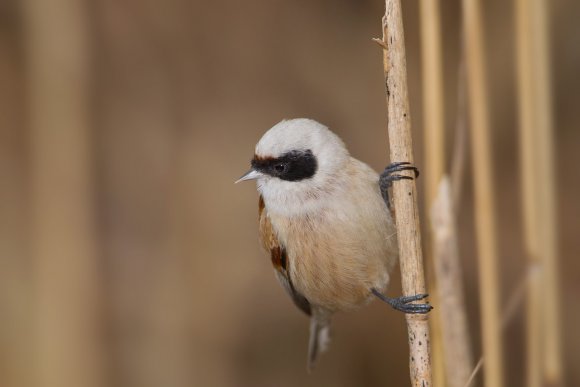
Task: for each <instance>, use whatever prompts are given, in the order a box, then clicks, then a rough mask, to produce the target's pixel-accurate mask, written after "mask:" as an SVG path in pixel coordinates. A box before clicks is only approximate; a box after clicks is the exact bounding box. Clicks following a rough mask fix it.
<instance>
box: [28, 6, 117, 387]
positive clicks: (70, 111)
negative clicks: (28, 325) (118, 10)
mask: <svg viewBox="0 0 580 387" xmlns="http://www.w3.org/2000/svg"><path fill="white" fill-rule="evenodd" d="M87 4H88V3H86V2H84V1H79V0H55V1H50V2H45V1H40V2H38V1H35V0H27V1H24V2H23V3H22V13H23V14H22V15H23V20H24V25H25V34H26V46H25V47H26V58H27V71H28V79H27V82H28V85H27V86H28V89H27V97H28V99H29V100H28V103H29V110H28V113H29V122H28V124H29V130H30V137H29V138H30V170H31V182H30V190H31V191H30V200H31V210H30V215H31V240H30V242H31V253H32V257H33V263H34V266H35V268H34V269H35V270H34V271H35V277H34V280H35V282H34V285H33V286H34V290H35V303H36V304H35V319H34V321H35V332H34V335H33V337H34V338H33V342H34V345H35V348H36V350H35V354H36V356H37V357H36V359H34V360H35V361H36V364H35V365H34V366H33V367H32V370H31V372H32V373H34V374H35V378H34V379H36V380H35V381H36V383H35V384H34V385H36V386H46V387H78V386H85V387H100V386H104V385H106V383H105V382H104V380H103V378H102V376H103V375H102V367H101V366H102V363H101V362H102V360H103V358H102V352H101V348H100V344H101V342H102V338H101V337H99V336H100V335H99V318H98V317H99V316H98V305H99V297H98V295H99V293H100V291H99V289H98V277H97V273H98V271H99V270H98V267H97V253H96V241H95V239H94V236H95V234H96V233H95V213H94V208H93V204H94V198H93V197H92V195H91V192H92V191H93V187H92V182H93V171H92V167H93V166H92V163H91V161H92V152H91V147H90V140H91V132H90V113H89V98H90V90H89V82H88V79H89V72H90V71H89V63H90V62H89V53H90V44H89V42H90V39H89V36H88V26H89V19H88V15H89V14H88V9H87V7H86V6H87Z"/></svg>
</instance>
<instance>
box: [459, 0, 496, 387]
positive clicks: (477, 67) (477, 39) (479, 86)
mask: <svg viewBox="0 0 580 387" xmlns="http://www.w3.org/2000/svg"><path fill="white" fill-rule="evenodd" d="M462 8H463V33H464V36H465V46H464V49H465V59H466V63H465V64H466V76H467V89H468V100H469V118H470V125H469V126H470V132H471V150H472V152H471V153H472V165H473V179H474V188H475V229H476V234H477V251H478V255H479V257H478V258H479V259H478V262H479V287H480V289H479V293H480V298H481V320H482V321H481V326H482V344H483V356H484V358H485V359H486V361H485V366H484V385H485V386H493V387H501V386H503V354H502V346H501V342H502V340H501V327H500V325H501V323H500V306H499V295H500V281H499V278H498V262H497V261H498V254H497V239H496V235H495V231H496V230H497V221H496V216H495V197H494V192H493V189H494V186H495V185H494V184H493V174H492V170H493V165H492V153H491V140H490V126H489V108H488V100H487V98H488V96H487V80H486V74H485V52H484V51H485V50H484V47H485V44H484V36H483V26H482V23H483V15H482V13H481V4H480V2H479V1H478V0H463V1H462Z"/></svg>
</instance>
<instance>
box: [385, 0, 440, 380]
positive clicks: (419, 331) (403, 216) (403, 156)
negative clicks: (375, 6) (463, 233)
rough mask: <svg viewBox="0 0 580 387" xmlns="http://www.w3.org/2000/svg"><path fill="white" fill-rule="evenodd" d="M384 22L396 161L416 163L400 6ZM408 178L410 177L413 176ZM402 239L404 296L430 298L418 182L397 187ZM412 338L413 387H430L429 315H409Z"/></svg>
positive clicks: (389, 1) (393, 3) (394, 4)
mask: <svg viewBox="0 0 580 387" xmlns="http://www.w3.org/2000/svg"><path fill="white" fill-rule="evenodd" d="M385 6H386V9H385V15H384V16H383V39H382V42H381V43H382V45H383V47H384V50H383V66H384V71H385V85H386V89H387V90H386V92H387V109H388V132H389V145H390V154H391V161H408V162H411V163H412V162H413V147H412V138H411V121H410V114H409V96H408V90H407V64H406V59H405V40H404V32H403V20H402V14H401V2H400V0H386V1H385ZM405 173H408V174H409V176H411V173H410V172H405ZM393 201H394V204H395V209H396V216H395V220H396V224H397V237H398V243H399V251H400V264H401V276H402V284H403V294H404V295H414V294H420V293H425V277H424V272H423V256H422V251H421V234H420V227H419V211H418V208H417V190H416V186H415V181H414V180H400V181H397V182H395V184H394V187H393ZM406 320H407V330H408V336H409V352H410V357H409V367H410V374H411V384H412V385H413V386H417V387H419V386H421V387H429V386H432V382H431V359H430V357H431V355H430V347H431V345H430V337H429V321H428V318H427V316H426V315H413V314H408V315H406Z"/></svg>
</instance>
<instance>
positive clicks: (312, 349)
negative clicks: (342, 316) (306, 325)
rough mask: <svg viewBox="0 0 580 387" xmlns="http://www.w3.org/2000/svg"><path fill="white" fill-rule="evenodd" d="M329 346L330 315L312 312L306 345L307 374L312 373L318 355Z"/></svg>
mask: <svg viewBox="0 0 580 387" xmlns="http://www.w3.org/2000/svg"><path fill="white" fill-rule="evenodd" d="M329 344H330V314H329V313H328V312H326V311H317V310H316V309H315V310H313V313H312V317H311V318H310V340H309V343H308V363H307V369H308V372H310V371H312V369H313V368H314V364H315V363H316V358H317V357H318V354H319V353H322V352H324V351H326V350H327V349H328V345H329Z"/></svg>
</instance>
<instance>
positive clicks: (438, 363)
mask: <svg viewBox="0 0 580 387" xmlns="http://www.w3.org/2000/svg"><path fill="white" fill-rule="evenodd" d="M419 5H420V8H419V9H420V27H421V52H422V63H421V66H422V76H423V138H424V143H425V146H424V152H425V165H424V167H423V168H422V170H423V172H424V173H423V176H425V206H426V208H427V211H430V210H431V208H432V205H433V201H434V200H435V197H436V195H437V187H438V185H439V182H440V180H441V177H442V176H443V171H444V168H445V130H444V125H445V118H444V106H443V101H444V93H443V69H442V59H441V56H442V50H441V25H440V11H439V8H440V6H439V0H421V1H420V2H419ZM429 231H432V229H429ZM427 242H428V243H427V244H426V246H427V251H426V254H425V255H426V257H427V259H426V262H427V275H428V278H429V282H428V283H429V295H430V297H431V301H432V302H433V304H435V305H439V304H440V300H439V292H438V291H437V286H438V284H437V278H436V276H435V273H434V272H435V269H434V267H433V265H434V263H433V248H434V247H433V243H434V235H433V233H431V232H428V238H427ZM429 323H430V325H431V345H432V359H433V367H432V368H433V385H434V386H441V387H443V386H446V385H447V383H446V381H445V380H446V375H445V374H446V372H445V363H444V355H443V346H444V343H443V332H442V329H443V327H442V326H441V309H440V308H435V309H433V311H432V312H431V317H430V319H429Z"/></svg>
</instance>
